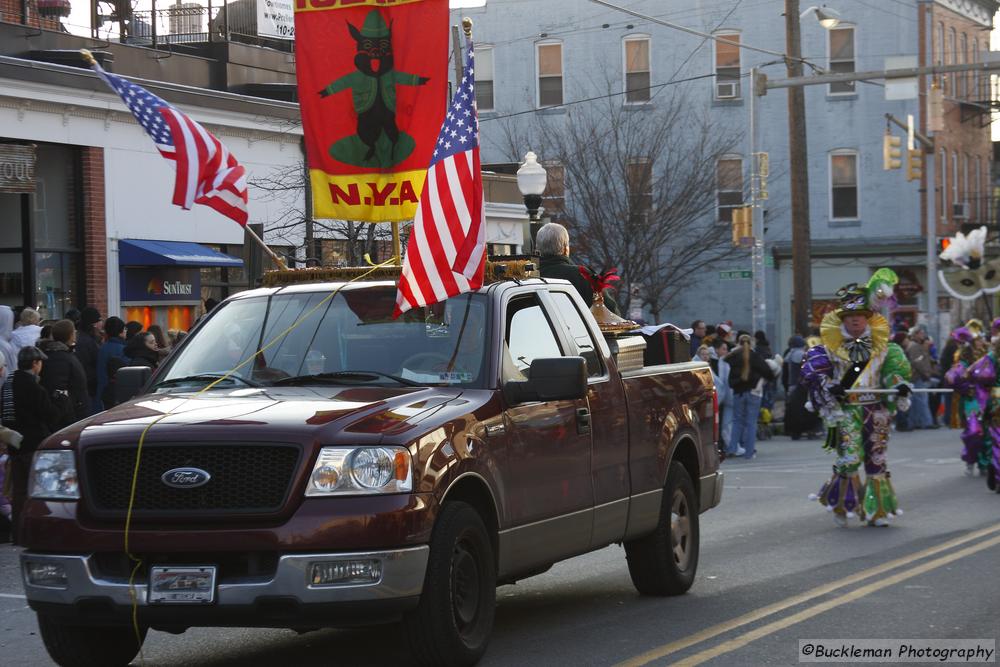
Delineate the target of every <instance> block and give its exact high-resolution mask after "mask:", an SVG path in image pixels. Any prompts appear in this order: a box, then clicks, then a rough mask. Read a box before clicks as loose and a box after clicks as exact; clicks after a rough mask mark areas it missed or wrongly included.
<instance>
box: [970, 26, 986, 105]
mask: <svg viewBox="0 0 1000 667" xmlns="http://www.w3.org/2000/svg"><path fill="white" fill-rule="evenodd" d="M972 64H973V65H978V64H979V38H978V37H973V38H972ZM969 97H971V98H972V100H973V101H974V102H975V101H979V100H981V99H983V96H982V91H980V90H979V69H974V70H972V90H971V91H969Z"/></svg>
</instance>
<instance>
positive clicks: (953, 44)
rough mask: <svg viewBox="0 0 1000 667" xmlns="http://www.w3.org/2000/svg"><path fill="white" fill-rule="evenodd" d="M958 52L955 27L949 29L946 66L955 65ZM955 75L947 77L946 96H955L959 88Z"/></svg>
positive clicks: (945, 54)
mask: <svg viewBox="0 0 1000 667" xmlns="http://www.w3.org/2000/svg"><path fill="white" fill-rule="evenodd" d="M957 50H958V37H957V35H956V32H955V28H954V26H953V27H951V28H949V29H948V48H947V49H946V50H945V52H944V59H945V63H944V64H945V65H954V64H955V55H956V52H957ZM955 76H956V74H955V73H952V75H951V76H946V77H945V81H946V85H945V95H949V96H954V95H955V90H956V89H957V86H956V85H955Z"/></svg>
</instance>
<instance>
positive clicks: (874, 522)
mask: <svg viewBox="0 0 1000 667" xmlns="http://www.w3.org/2000/svg"><path fill="white" fill-rule="evenodd" d="M868 525H869V526H876V527H878V528H885V527H886V526H888V525H889V522H888V521H887V520H886V519H885V518H884V517H879V518H877V519H871V520H870V521H869V522H868Z"/></svg>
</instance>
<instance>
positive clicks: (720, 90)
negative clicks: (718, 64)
mask: <svg viewBox="0 0 1000 667" xmlns="http://www.w3.org/2000/svg"><path fill="white" fill-rule="evenodd" d="M715 96H716V97H717V98H719V99H720V100H726V99H733V98H734V97H739V96H740V84H738V83H717V84H715Z"/></svg>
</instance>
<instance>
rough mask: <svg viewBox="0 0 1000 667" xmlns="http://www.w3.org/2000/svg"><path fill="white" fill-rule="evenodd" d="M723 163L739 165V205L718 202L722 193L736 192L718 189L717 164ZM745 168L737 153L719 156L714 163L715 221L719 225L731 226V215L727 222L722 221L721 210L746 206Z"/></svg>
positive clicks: (731, 209)
mask: <svg viewBox="0 0 1000 667" xmlns="http://www.w3.org/2000/svg"><path fill="white" fill-rule="evenodd" d="M723 161H739V163H740V203H739V204H722V203H721V202H720V195H721V194H722V193H723V192H736V190H723V189H721V188H720V187H719V163H720V162H723ZM745 168H746V165H745V164H744V159H743V156H742V155H740V154H739V153H727V154H725V155H720V156H719V159H718V160H716V161H715V221H716V222H717V223H719V224H720V225H729V224H732V213H730V218H729V220H723V219H722V215H721V212H722V209H728V210H729V211H734V210H735V209H738V208H740V207H741V206H746V204H747V197H746V185H747V178H746V173H745V172H744V171H743V170H744V169H745Z"/></svg>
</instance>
